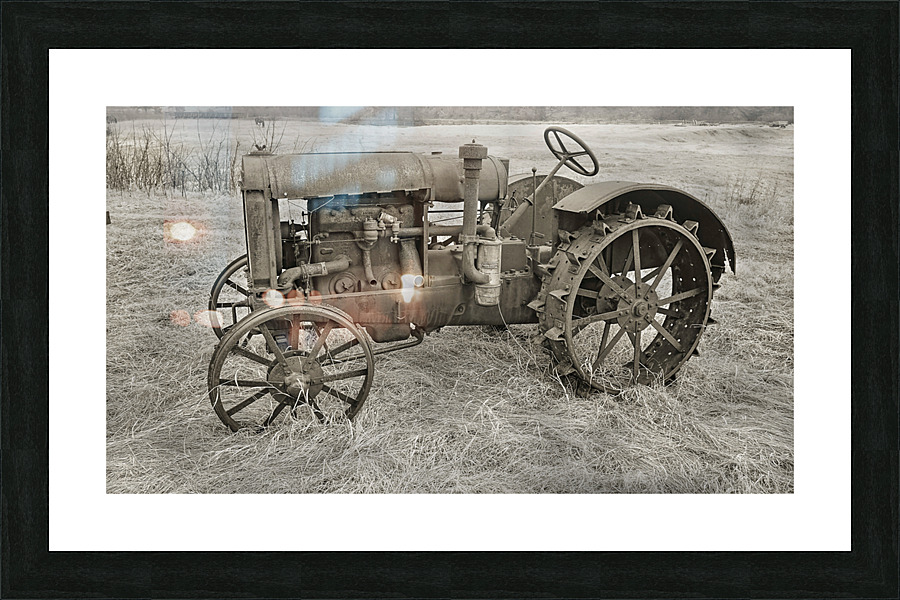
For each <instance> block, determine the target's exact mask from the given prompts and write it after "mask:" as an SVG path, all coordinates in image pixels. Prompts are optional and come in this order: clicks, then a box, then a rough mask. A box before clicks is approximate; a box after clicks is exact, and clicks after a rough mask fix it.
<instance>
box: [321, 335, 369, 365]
mask: <svg viewBox="0 0 900 600" xmlns="http://www.w3.org/2000/svg"><path fill="white" fill-rule="evenodd" d="M358 343H359V340H358V339H356V338H353V339H352V340H350V341H349V342H344V343H343V344H341V345H340V346H337V347H335V348H332V349H330V350H328V349H326V350H325V354H323V355H322V356H320V357H318V358H317V359H316V360H317V361H318V362H320V363H321V362H322V361H323V360H325V359H326V358H332V357H334V356H337V355H338V354H340V353H341V352H344V351H346V350H349V349H350V348H352V347H353V346H355V345H357V344H358ZM332 364H334V363H332Z"/></svg>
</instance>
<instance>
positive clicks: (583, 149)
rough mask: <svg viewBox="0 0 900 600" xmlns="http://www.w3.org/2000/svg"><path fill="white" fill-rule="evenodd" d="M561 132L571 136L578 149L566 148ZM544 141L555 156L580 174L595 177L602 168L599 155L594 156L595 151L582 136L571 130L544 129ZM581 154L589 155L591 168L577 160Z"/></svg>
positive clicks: (570, 138)
mask: <svg viewBox="0 0 900 600" xmlns="http://www.w3.org/2000/svg"><path fill="white" fill-rule="evenodd" d="M551 133H552V134H553V138H555V140H556V145H554V144H553V141H552V139H551V137H550V134H551ZM559 134H563V136H565V137H567V138H569V141H570V142H574V143H575V144H576V145H577V146H578V147H577V149H575V150H569V149H568V148H566V145H565V144H564V143H563V141H562V138H560V137H559ZM544 142H546V144H547V147H548V148H550V152H552V153H553V156H555V157H556V158H557V159H559V160H560V161H562V162H563V164H565V165H566V166H567V167H569V168H570V169H572V170H573V171H575V172H576V173H578V174H579V175H584V176H585V177H593V176H594V175H596V174H597V172H598V171H599V170H600V164H599V163H598V162H597V157H596V156H594V153H593V151H591V149H590V148H588V146H587V144H585V143H584V142H583V141H581V138H579V137H578V136H577V135H575V134H574V133H572V132H571V131H567V130H565V129H563V128H562V127H548V128H547V129H545V130H544ZM579 156H587V157H588V158H590V159H591V166H590V169H586V168H585V167H584V166H583V165H581V163H579V162H578V161H577V160H575V159H576V158H577V157H579Z"/></svg>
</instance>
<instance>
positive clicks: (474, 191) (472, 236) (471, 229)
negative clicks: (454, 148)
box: [459, 140, 490, 283]
mask: <svg viewBox="0 0 900 600" xmlns="http://www.w3.org/2000/svg"><path fill="white" fill-rule="evenodd" d="M459 157H460V158H461V159H463V170H464V171H465V178H466V186H465V193H464V196H463V230H462V233H461V234H460V236H459V242H460V243H461V244H463V255H462V267H463V275H464V276H465V278H466V279H467V280H468V281H471V282H473V283H487V282H488V281H489V280H490V276H489V275H487V274H486V273H482V272H480V271H479V270H478V269H477V268H475V256H476V252H477V249H478V248H477V242H478V237H477V235H476V233H475V227H476V226H477V224H478V178H479V177H480V176H481V161H483V160H484V159H485V158H487V148H485V147H484V146H482V145H481V144H476V143H475V140H472V143H471V144H463V145H462V146H460V147H459Z"/></svg>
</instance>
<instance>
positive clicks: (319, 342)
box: [309, 321, 334, 358]
mask: <svg viewBox="0 0 900 600" xmlns="http://www.w3.org/2000/svg"><path fill="white" fill-rule="evenodd" d="M333 328H334V321H328V322H327V323H326V324H325V327H323V328H322V331H319V332H318V337H317V338H316V343H315V344H313V347H312V349H311V350H310V351H309V355H310V356H312V357H313V358H315V357H316V356H317V355H318V354H319V350H321V349H322V346H324V345H325V339H326V338H327V337H328V334H329V333H331V330H332V329H333Z"/></svg>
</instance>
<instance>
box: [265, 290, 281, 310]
mask: <svg viewBox="0 0 900 600" xmlns="http://www.w3.org/2000/svg"><path fill="white" fill-rule="evenodd" d="M263 302H265V303H266V304H267V305H269V306H271V307H272V308H279V307H281V306H284V294H282V293H281V292H279V291H278V290H267V291H266V293H265V294H263Z"/></svg>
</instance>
